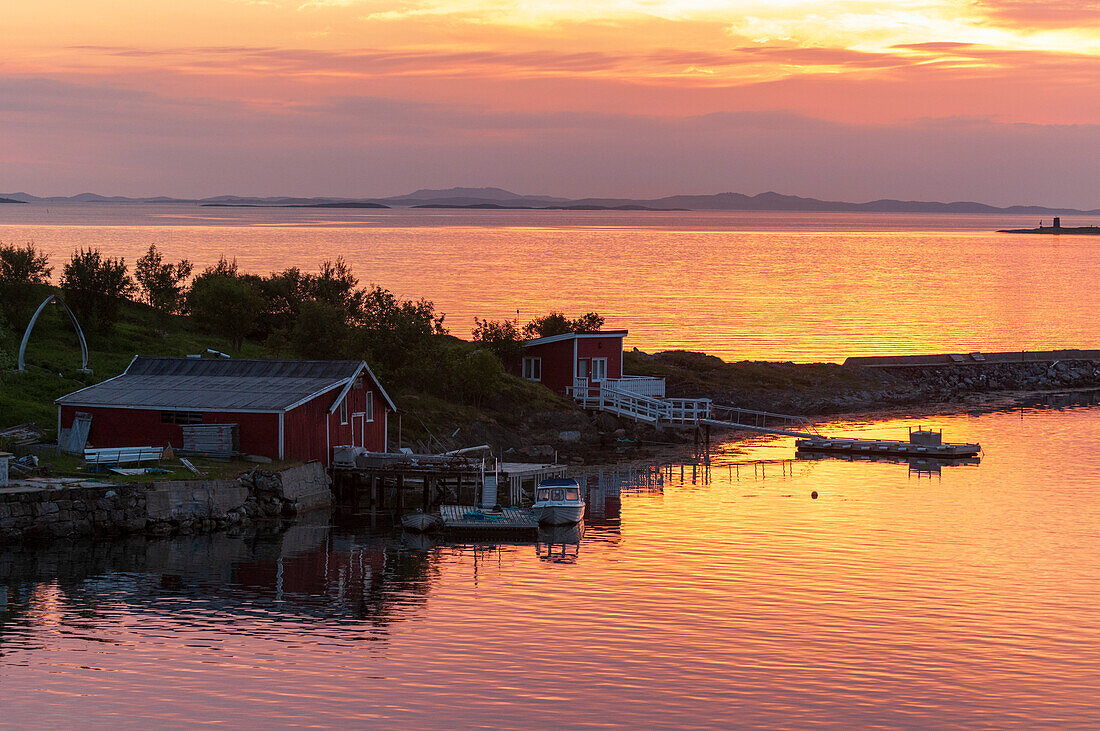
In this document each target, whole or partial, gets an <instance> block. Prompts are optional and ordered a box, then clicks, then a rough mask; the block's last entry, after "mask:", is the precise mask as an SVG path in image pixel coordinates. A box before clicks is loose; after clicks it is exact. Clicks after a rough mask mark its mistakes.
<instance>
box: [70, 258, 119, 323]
mask: <svg viewBox="0 0 1100 731" xmlns="http://www.w3.org/2000/svg"><path fill="white" fill-rule="evenodd" d="M61 289H62V291H63V292H64V293H65V301H66V302H67V303H68V304H69V306H70V307H72V308H73V310H74V311H75V312H76V314H77V315H78V316H79V317H80V318H81V320H82V321H83V322H85V323H87V325H88V326H89V327H90V328H91V329H94V330H98V331H99V332H106V331H107V330H108V329H110V327H111V325H113V324H114V323H115V321H116V320H117V319H118V311H119V307H120V306H121V305H122V302H123V301H124V300H126V299H129V298H130V297H131V296H132V295H133V294H134V292H135V290H136V287H135V286H134V280H133V279H131V278H130V275H129V274H127V268H126V260H125V259H121V258H120V259H112V258H111V257H104V256H102V255H101V254H100V253H99V250H98V249H80V250H79V251H77V252H75V253H74V254H73V255H72V258H71V259H70V260H69V262H68V263H67V264H66V265H65V269H64V270H63V272H62V274H61Z"/></svg>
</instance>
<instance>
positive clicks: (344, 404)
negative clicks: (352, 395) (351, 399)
mask: <svg viewBox="0 0 1100 731" xmlns="http://www.w3.org/2000/svg"><path fill="white" fill-rule="evenodd" d="M347 423H348V398H347V396H345V397H344V398H342V399H340V426H344V425H346V424H347Z"/></svg>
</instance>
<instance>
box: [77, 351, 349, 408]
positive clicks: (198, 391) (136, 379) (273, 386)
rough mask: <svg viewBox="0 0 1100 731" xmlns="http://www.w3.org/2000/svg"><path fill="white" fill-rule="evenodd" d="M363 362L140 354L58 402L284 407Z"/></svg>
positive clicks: (341, 379)
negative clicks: (117, 371)
mask: <svg viewBox="0 0 1100 731" xmlns="http://www.w3.org/2000/svg"><path fill="white" fill-rule="evenodd" d="M361 365H362V362H360V361H348V360H344V361H288V360H247V359H213V358H144V357H138V358H135V359H134V361H133V362H132V363H131V364H130V367H129V368H127V369H126V371H125V372H124V373H123V374H122V375H120V376H117V377H115V378H111V379H108V380H106V381H103V382H102V383H99V384H97V385H95V386H90V387H88V388H85V389H82V390H80V391H77V392H75V393H71V394H69V395H68V396H62V397H61V398H60V399H58V400H57V403H59V404H69V405H79V406H115V407H122V408H150V409H163V410H196V411H200V410H224V411H244V410H247V411H281V410H283V409H286V408H287V407H288V406H292V405H293V404H296V403H298V402H299V401H302V400H303V399H307V398H309V397H310V396H313V395H315V394H318V393H321V392H323V391H326V390H328V389H336V388H337V387H339V386H341V385H343V384H344V383H346V382H347V380H348V379H349V378H351V377H353V376H354V375H355V374H356V372H357V371H358V369H359V367H360V366H361ZM336 393H338V392H336ZM336 393H333V397H334V398H335V396H336Z"/></svg>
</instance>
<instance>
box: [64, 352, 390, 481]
mask: <svg viewBox="0 0 1100 731" xmlns="http://www.w3.org/2000/svg"><path fill="white" fill-rule="evenodd" d="M57 405H58V415H57V417H58V429H61V428H62V427H64V428H68V427H70V426H72V424H73V421H74V419H75V417H76V414H77V413H85V414H90V415H91V417H92V420H91V430H90V432H89V434H88V445H89V446H94V447H138V446H153V447H162V446H165V445H171V446H173V447H175V448H177V449H179V448H181V447H182V446H183V428H184V427H185V426H188V425H199V424H236V425H237V431H238V436H239V449H240V451H241V452H243V453H245V454H255V455H260V456H264V457H270V458H272V459H294V460H318V461H320V462H322V463H324V464H328V463H329V462H330V459H331V455H332V449H333V447H336V446H344V445H352V446H357V447H366V448H367V449H369V450H372V451H379V452H383V451H386V446H387V426H388V419H389V412H391V411H396V410H397V408H396V407H395V406H394V404H393V401H392V400H391V399H390V397H389V395H388V394H387V393H386V391H385V389H383V388H382V384H381V383H379V381H378V379H377V378H375V376H374V374H373V373H372V372H371V370H370V368H369V367H368V366H367V364H366V363H364V362H362V361H283V360H248V359H228V360H226V359H216V358H147V357H135V358H134V360H133V361H132V362H131V363H130V365H129V366H128V367H127V368H126V370H125V371H124V372H123V373H122V374H121V375H118V376H115V377H114V378H109V379H107V380H106V381H103V382H102V383H99V384H96V385H94V386H89V387H88V388H84V389H81V390H80V391H76V392H75V393H71V394H69V395H67V396H63V397H61V398H60V399H58V400H57Z"/></svg>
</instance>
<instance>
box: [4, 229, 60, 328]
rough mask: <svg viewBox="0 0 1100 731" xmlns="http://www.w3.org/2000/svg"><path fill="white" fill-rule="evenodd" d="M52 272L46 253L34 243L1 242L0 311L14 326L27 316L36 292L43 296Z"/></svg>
mask: <svg viewBox="0 0 1100 731" xmlns="http://www.w3.org/2000/svg"><path fill="white" fill-rule="evenodd" d="M52 273H53V267H51V266H50V260H49V257H48V256H46V255H45V254H43V253H42V252H40V251H38V250H37V249H35V247H34V244H27V245H26V246H15V245H13V244H0V308H2V309H0V311H2V312H3V314H4V315H6V316H7V319H8V320H10V321H11V324H12V325H13V326H14V325H16V324H17V323H19V322H23V321H24V320H26V319H28V318H29V317H30V310H31V308H32V307H33V306H34V305H35V304H37V303H36V302H35V301H34V300H35V295H36V294H38V293H42V296H43V297H45V294H44V290H45V288H46V286H47V285H48V284H49V282H50V274H52Z"/></svg>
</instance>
